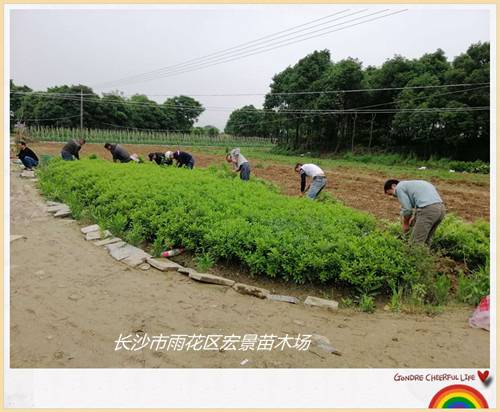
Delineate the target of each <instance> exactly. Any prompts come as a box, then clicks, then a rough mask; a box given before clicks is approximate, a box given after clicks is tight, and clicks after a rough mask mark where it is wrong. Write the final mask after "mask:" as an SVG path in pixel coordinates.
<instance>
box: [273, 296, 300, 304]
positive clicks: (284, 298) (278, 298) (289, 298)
mask: <svg viewBox="0 0 500 412" xmlns="http://www.w3.org/2000/svg"><path fill="white" fill-rule="evenodd" d="M267 298H268V299H269V300H274V301H276V302H287V303H294V304H297V303H299V302H300V300H299V299H298V298H296V297H294V296H285V295H269V296H268V297H267Z"/></svg>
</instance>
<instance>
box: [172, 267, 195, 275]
mask: <svg viewBox="0 0 500 412" xmlns="http://www.w3.org/2000/svg"><path fill="white" fill-rule="evenodd" d="M177 272H179V273H182V274H183V275H188V276H189V275H190V274H191V273H198V272H196V270H194V269H191V268H185V267H182V266H181V267H180V268H178V269H177Z"/></svg>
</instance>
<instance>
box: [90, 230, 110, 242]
mask: <svg viewBox="0 0 500 412" xmlns="http://www.w3.org/2000/svg"><path fill="white" fill-rule="evenodd" d="M110 236H111V232H110V231H109V230H105V231H104V233H101V231H100V230H96V231H95V232H88V233H87V234H86V235H85V240H99V239H105V238H108V237H110Z"/></svg>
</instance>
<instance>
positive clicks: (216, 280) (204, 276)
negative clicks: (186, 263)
mask: <svg viewBox="0 0 500 412" xmlns="http://www.w3.org/2000/svg"><path fill="white" fill-rule="evenodd" d="M189 277H190V278H191V279H194V280H197V281H198V282H203V283H213V284H215V285H223V286H233V285H234V284H235V283H236V282H235V281H234V280H231V279H226V278H223V277H221V276H216V275H211V274H209V273H190V274H189Z"/></svg>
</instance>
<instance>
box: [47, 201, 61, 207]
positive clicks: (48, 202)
mask: <svg viewBox="0 0 500 412" xmlns="http://www.w3.org/2000/svg"><path fill="white" fill-rule="evenodd" d="M62 205H63V203H60V202H54V201H52V200H47V206H62Z"/></svg>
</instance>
